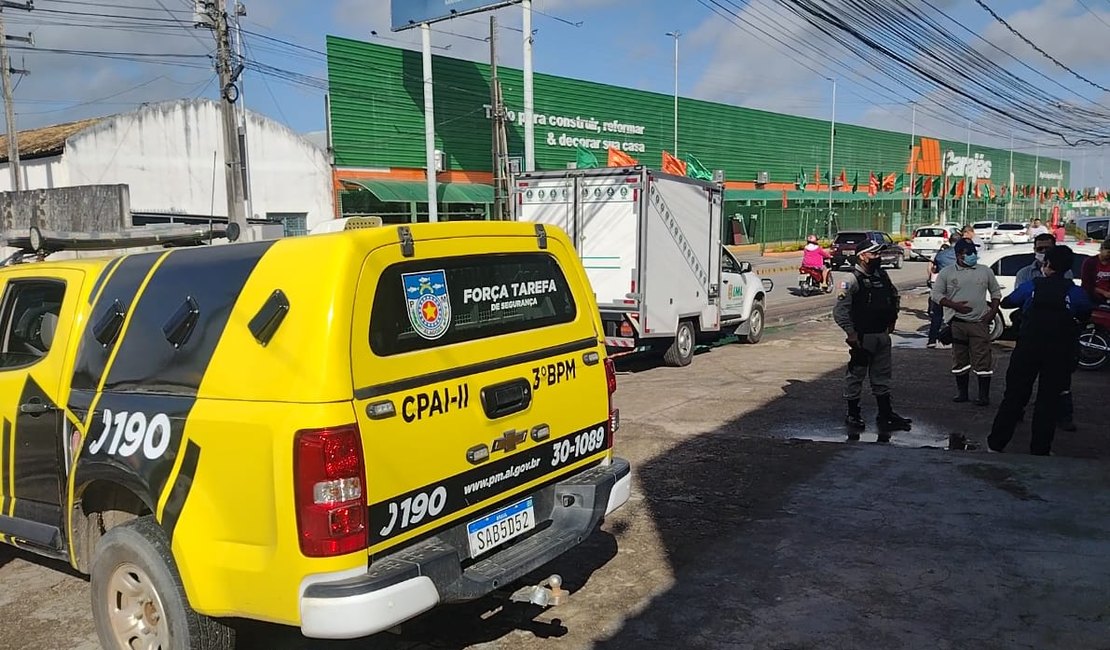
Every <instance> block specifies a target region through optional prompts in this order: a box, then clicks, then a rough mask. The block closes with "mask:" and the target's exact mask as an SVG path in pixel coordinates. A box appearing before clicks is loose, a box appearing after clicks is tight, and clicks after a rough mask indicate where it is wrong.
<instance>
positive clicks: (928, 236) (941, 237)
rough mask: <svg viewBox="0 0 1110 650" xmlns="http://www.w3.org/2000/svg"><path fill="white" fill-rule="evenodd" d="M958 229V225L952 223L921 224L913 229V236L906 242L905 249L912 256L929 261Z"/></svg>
mask: <svg viewBox="0 0 1110 650" xmlns="http://www.w3.org/2000/svg"><path fill="white" fill-rule="evenodd" d="M959 231H960V227H959V226H952V225H934V226H922V227H920V228H918V229H917V230H914V231H913V237H912V238H910V240H909V241H907V242H906V249H907V250H909V252H910V254H911V256H912V257H915V258H917V259H921V260H925V261H929V260H931V259H933V256H934V255H936V254H937V251H939V250H940V248H941V246H943V245H944V244H945V243H946V242H947V241H948V239H949V238H950V237H951V236H952V235H954V234H956V233H958V232H959Z"/></svg>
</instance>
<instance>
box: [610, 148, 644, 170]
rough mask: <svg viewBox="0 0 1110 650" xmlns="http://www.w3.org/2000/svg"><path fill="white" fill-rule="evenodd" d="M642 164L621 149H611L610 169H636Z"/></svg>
mask: <svg viewBox="0 0 1110 650" xmlns="http://www.w3.org/2000/svg"><path fill="white" fill-rule="evenodd" d="M639 164H640V162H639V161H638V160H636V159H635V158H633V157H632V156H630V155H628V154H626V153H625V152H623V151H620V150H619V149H614V148H613V147H609V164H608V166H609V167H635V166H636V165H639Z"/></svg>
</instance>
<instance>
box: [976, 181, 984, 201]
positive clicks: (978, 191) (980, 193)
mask: <svg viewBox="0 0 1110 650" xmlns="http://www.w3.org/2000/svg"><path fill="white" fill-rule="evenodd" d="M975 198H977V199H980V198H983V186H982V184H980V183H976V184H975Z"/></svg>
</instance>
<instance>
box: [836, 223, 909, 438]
mask: <svg viewBox="0 0 1110 650" xmlns="http://www.w3.org/2000/svg"><path fill="white" fill-rule="evenodd" d="M880 250H882V246H881V245H879V244H870V245H866V246H865V247H864V248H860V249H859V250H857V251H856V257H857V264H856V267H855V268H854V269H852V275H851V276H850V277H849V279H847V280H845V281H844V282H841V283H840V292H839V293H838V294H837V300H836V307H835V308H834V309H833V319H834V320H835V321H836V324H837V325H839V326H840V328H841V329H843V330H844V332H845V333H846V334H847V335H848V338H847V343H848V347H849V348H850V353H849V360H848V371H847V373H846V375H845V381H846V384H845V387H844V398H845V399H846V400H848V416H847V417H846V418H845V424H847V425H848V430H849V433H848V439H849V440H859V432H860V430H861V429H863V428H865V426H866V425H865V424H864V421H863V416H862V415H861V413H860V395H861V394H862V392H863V380H864V379H865V378H868V377H870V380H871V394H873V395H874V396H875V400H876V401H877V402H878V404H879V414H878V416H876V418H875V422H876V424H878V427H879V438H878V439H879V442H889V441H890V432H891V431H897V430H901V431H909V430H910V426H911V424H912V422H911V420H909V419H907V418H904V417H902V416H900V415H898V414H897V413H895V412H894V410H893V409H892V408H891V403H890V378H891V371H892V369H893V368H892V364H891V354H890V334H891V332H893V331H894V324H895V322H896V321H897V320H898V309H899V306H900V304H901V303H900V298H899V296H898V289H896V288H895V287H894V283H893V282H891V280H890V276H888V275H887V274H886V271H884V270H883V269H882V258H881V257H880V256H879V251H880Z"/></svg>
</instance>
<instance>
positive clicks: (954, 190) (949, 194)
mask: <svg viewBox="0 0 1110 650" xmlns="http://www.w3.org/2000/svg"><path fill="white" fill-rule="evenodd" d="M957 185H959V183H958V182H957V183H952V188H951V189H949V190H948V196H956V186H957Z"/></svg>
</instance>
